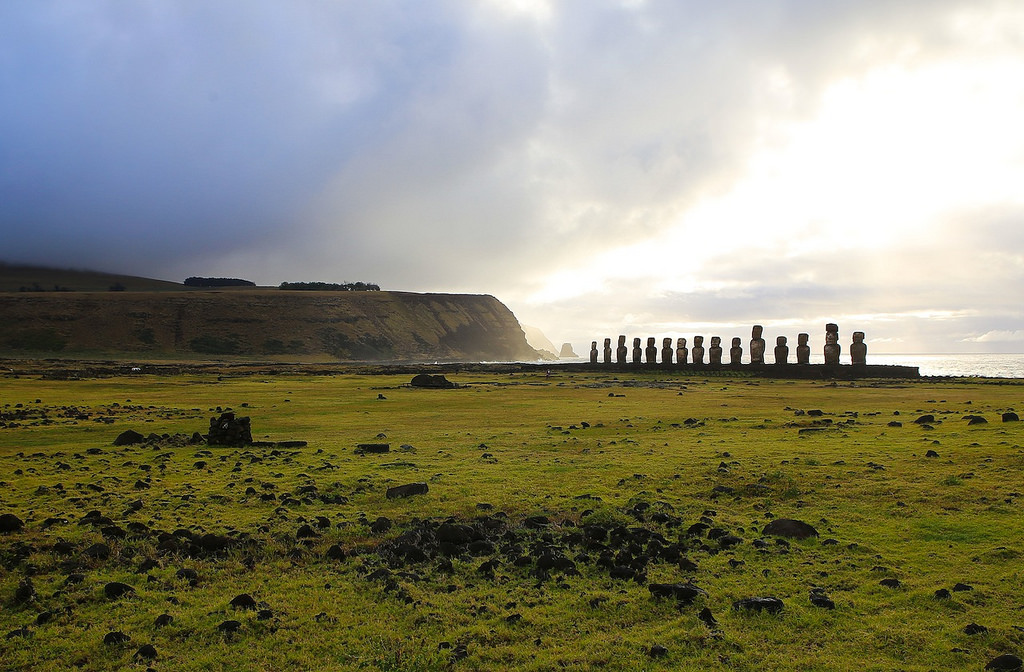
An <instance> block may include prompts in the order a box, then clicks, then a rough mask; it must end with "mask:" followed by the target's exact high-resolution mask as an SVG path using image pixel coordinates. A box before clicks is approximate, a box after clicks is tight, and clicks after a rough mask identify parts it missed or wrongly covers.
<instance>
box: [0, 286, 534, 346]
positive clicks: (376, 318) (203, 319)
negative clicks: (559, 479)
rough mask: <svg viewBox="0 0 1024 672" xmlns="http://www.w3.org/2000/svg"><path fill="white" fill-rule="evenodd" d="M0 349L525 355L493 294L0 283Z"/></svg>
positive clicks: (518, 331) (513, 323)
mask: <svg viewBox="0 0 1024 672" xmlns="http://www.w3.org/2000/svg"><path fill="white" fill-rule="evenodd" d="M0 354H3V355H6V356H12V355H14V356H25V355H33V356H40V355H47V356H53V355H61V356H77V355H97V356H100V355H102V356H133V357H139V358H145V357H146V356H153V357H187V358H193V357H199V358H211V357H213V358H221V357H224V356H227V357H258V358H270V359H273V358H287V359H293V358H294V359H314V360H325V359H333V360H346V361H395V362H432V361H467V362H468V361H514V360H535V359H536V358H537V353H536V351H534V350H533V349H532V348H531V347H530V346H529V345H527V343H526V337H525V335H524V334H523V330H522V328H521V327H520V326H519V322H518V321H517V320H516V318H515V316H514V315H513V314H512V312H511V311H510V310H509V309H508V308H507V307H505V305H504V304H502V303H501V302H500V301H498V300H497V299H496V298H494V297H493V296H487V295H467V294H414V293H409V292H302V291H281V290H274V289H255V290H238V289H232V290H227V291H220V290H211V291H203V290H193V291H188V292H132V291H126V292H49V293H42V292H40V293H33V292H25V293H20V292H19V293H8V294H0Z"/></svg>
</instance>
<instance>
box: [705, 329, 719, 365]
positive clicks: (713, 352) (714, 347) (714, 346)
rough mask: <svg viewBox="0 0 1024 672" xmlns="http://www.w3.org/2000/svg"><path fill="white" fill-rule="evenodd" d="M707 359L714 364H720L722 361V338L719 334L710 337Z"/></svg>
mask: <svg viewBox="0 0 1024 672" xmlns="http://www.w3.org/2000/svg"><path fill="white" fill-rule="evenodd" d="M708 359H709V360H710V361H711V363H712V364H715V365H720V364H721V363H722V338H721V337H720V336H712V337H711V347H710V348H709V349H708Z"/></svg>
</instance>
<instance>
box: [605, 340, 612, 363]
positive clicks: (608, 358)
mask: <svg viewBox="0 0 1024 672" xmlns="http://www.w3.org/2000/svg"><path fill="white" fill-rule="evenodd" d="M604 363H605V364H611V363H612V339H610V338H606V339H604Z"/></svg>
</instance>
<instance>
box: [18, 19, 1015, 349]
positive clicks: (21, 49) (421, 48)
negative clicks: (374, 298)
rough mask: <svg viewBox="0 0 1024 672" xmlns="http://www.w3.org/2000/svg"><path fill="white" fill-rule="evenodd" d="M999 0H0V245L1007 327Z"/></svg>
mask: <svg viewBox="0 0 1024 672" xmlns="http://www.w3.org/2000/svg"><path fill="white" fill-rule="evenodd" d="M1022 120H1024V4H1022V3H1020V2H1019V0H1009V1H1000V0H847V1H841V0H720V1H718V2H706V1H705V0H564V1H555V0H449V1H446V0H436V1H432V2H425V1H423V0H374V1H373V2H356V1H354V0H292V1H290V2H287V3H282V2H279V1H278V0H218V1H217V2H209V0H130V1H129V0H90V1H89V2H81V1H80V0H4V1H3V2H0V260H3V261H7V262H24V263H34V264H44V265H51V266H61V267H71V268H85V269H95V270H104V271H111V272H118V273H127V274H136V275H145V276H149V277H156V278H161V279H166V280H175V281H181V280H183V279H184V278H185V277H188V276H192V275H201V276H227V277H240V278H245V279H248V280H252V281H254V282H256V283H257V284H261V285H277V284H279V283H281V282H284V281H288V282H296V281H325V282H355V281H363V282H372V283H376V284H379V285H380V286H381V287H382V288H383V289H391V290H407V291H422V292H459V293H463V292H464V293H473V294H493V295H494V296H496V297H497V298H498V299H500V300H501V301H502V302H503V303H505V305H507V306H508V307H509V308H510V309H511V310H512V311H513V312H514V313H515V314H516V316H517V317H518V318H519V320H520V321H521V322H522V323H523V324H528V325H531V326H534V327H537V328H539V329H540V330H542V331H543V332H544V334H546V335H547V337H548V338H549V339H550V340H551V341H553V342H554V343H556V344H560V343H562V342H571V343H573V345H574V347H575V348H576V350H577V352H580V354H584V352H581V350H589V343H590V341H592V340H595V339H596V340H601V339H603V338H605V337H613V338H614V337H615V336H617V335H618V334H627V335H629V336H630V338H632V337H634V336H640V337H644V338H646V337H647V336H657V337H659V339H660V338H661V337H666V336H670V337H677V336H686V337H691V336H692V335H694V334H702V335H705V336H706V337H709V336H712V335H719V336H722V337H723V339H725V341H726V343H728V339H730V338H731V337H733V336H741V337H743V339H744V342H746V341H747V340H748V339H749V337H750V336H749V335H750V326H751V325H753V324H755V323H756V324H762V325H764V327H765V338H766V339H768V340H769V341H770V342H772V343H774V338H775V336H777V335H787V336H788V337H789V338H790V343H791V345H795V342H796V334H797V333H798V332H808V333H810V334H811V344H812V346H814V347H815V349H819V348H820V347H821V345H822V343H823V341H824V325H825V323H826V322H836V323H838V324H839V326H840V334H841V342H843V343H847V344H848V343H849V340H850V335H851V334H852V332H853V331H855V330H861V331H865V332H866V333H867V339H866V340H867V343H868V347H869V352H876V353H883V352H889V353H913V352H1024V121H1022Z"/></svg>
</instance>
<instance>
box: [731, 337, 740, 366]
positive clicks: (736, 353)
mask: <svg viewBox="0 0 1024 672" xmlns="http://www.w3.org/2000/svg"><path fill="white" fill-rule="evenodd" d="M742 342H743V339H741V338H740V337H739V336H736V337H735V338H733V339H732V347H731V348H729V363H730V364H739V363H740V362H742V361H743V346H742V345H740V344H741V343H742Z"/></svg>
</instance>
